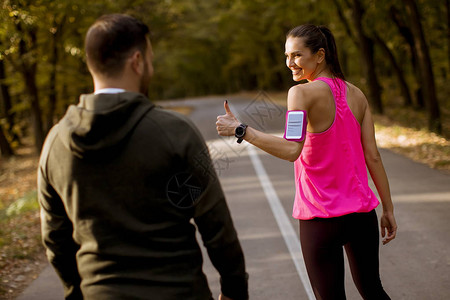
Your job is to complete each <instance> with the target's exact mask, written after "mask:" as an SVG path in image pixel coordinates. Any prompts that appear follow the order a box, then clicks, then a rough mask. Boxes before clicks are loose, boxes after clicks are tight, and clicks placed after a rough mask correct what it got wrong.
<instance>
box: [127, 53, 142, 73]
mask: <svg viewBox="0 0 450 300" xmlns="http://www.w3.org/2000/svg"><path fill="white" fill-rule="evenodd" d="M130 61H131V68H132V69H133V71H134V72H136V73H137V74H138V75H142V74H144V68H145V64H144V57H143V56H142V53H141V51H135V52H134V53H133V55H132V56H131V57H130Z"/></svg>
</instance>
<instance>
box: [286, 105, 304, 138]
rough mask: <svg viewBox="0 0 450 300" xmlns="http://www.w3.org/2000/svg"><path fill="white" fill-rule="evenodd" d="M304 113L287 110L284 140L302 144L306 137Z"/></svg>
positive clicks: (302, 111)
mask: <svg viewBox="0 0 450 300" xmlns="http://www.w3.org/2000/svg"><path fill="white" fill-rule="evenodd" d="M306 124H307V119H306V111H304V110H288V111H287V112H286V126H285V130H284V138H285V139H286V140H288V141H294V142H302V141H303V140H304V139H305V137H306Z"/></svg>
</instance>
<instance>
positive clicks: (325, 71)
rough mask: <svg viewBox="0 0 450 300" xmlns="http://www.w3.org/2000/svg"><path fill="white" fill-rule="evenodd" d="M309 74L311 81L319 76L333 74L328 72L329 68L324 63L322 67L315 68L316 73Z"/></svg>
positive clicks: (330, 75)
mask: <svg viewBox="0 0 450 300" xmlns="http://www.w3.org/2000/svg"><path fill="white" fill-rule="evenodd" d="M311 75H312V76H311V81H312V80H315V79H317V78H319V77H329V78H331V77H333V74H332V73H331V72H330V69H329V68H328V67H327V66H326V65H325V66H324V67H323V68H321V69H319V70H317V73H313V74H311Z"/></svg>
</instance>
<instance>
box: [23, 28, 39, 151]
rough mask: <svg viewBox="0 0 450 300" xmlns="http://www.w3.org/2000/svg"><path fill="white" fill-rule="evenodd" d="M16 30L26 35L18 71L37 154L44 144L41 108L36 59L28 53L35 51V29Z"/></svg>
mask: <svg viewBox="0 0 450 300" xmlns="http://www.w3.org/2000/svg"><path fill="white" fill-rule="evenodd" d="M16 27H17V30H18V31H19V32H20V33H22V34H23V35H28V37H29V39H30V41H29V44H30V46H29V48H28V47H27V45H26V43H25V40H24V39H23V38H22V40H21V41H20V42H19V54H20V57H21V62H20V71H21V73H22V76H23V78H24V81H25V86H26V92H27V94H28V96H29V98H30V99H29V100H30V104H31V105H30V106H31V125H32V128H33V134H34V142H35V144H34V145H35V148H36V150H37V152H38V153H39V152H40V151H41V148H42V145H43V144H44V131H43V126H42V125H43V124H42V115H41V107H40V105H39V92H38V87H37V84H36V69H37V62H36V59H35V58H34V57H33V56H31V58H30V59H27V57H30V53H32V52H33V51H35V50H36V47H37V45H36V38H37V35H36V28H32V29H30V30H28V31H26V32H24V31H23V30H22V26H21V24H20V23H18V24H16Z"/></svg>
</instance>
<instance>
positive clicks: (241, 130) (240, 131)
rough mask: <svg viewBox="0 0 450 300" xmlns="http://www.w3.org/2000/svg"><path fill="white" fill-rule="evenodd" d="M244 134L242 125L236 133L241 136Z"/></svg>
mask: <svg viewBox="0 0 450 300" xmlns="http://www.w3.org/2000/svg"><path fill="white" fill-rule="evenodd" d="M242 134H244V128H242V127H238V128H236V135H238V136H241V135H242Z"/></svg>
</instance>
